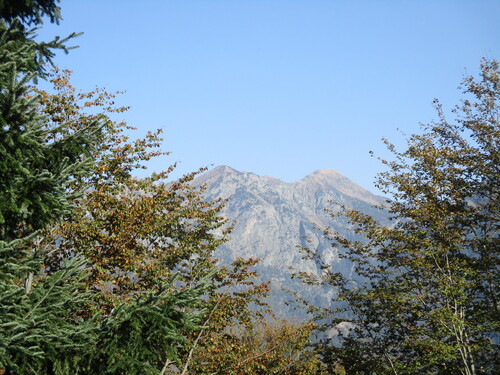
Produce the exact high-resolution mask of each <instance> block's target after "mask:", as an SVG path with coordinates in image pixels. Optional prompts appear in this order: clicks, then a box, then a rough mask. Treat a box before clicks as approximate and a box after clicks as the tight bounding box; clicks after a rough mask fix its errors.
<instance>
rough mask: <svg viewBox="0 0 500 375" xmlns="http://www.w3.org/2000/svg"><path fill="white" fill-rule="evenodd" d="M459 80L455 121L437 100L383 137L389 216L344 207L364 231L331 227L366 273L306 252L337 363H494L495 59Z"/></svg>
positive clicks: (499, 179) (394, 368)
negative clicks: (328, 290)
mask: <svg viewBox="0 0 500 375" xmlns="http://www.w3.org/2000/svg"><path fill="white" fill-rule="evenodd" d="M462 87H463V89H464V95H465V98H464V100H463V101H462V103H461V105H459V106H457V107H456V108H455V110H454V111H453V113H454V115H456V120H455V122H449V121H448V120H447V118H446V117H445V115H444V112H443V110H442V108H441V106H440V104H439V103H438V102H437V101H436V102H435V104H436V108H437V112H438V116H439V120H438V121H437V122H436V123H432V124H428V125H422V129H423V131H424V132H423V134H418V135H412V136H411V137H410V138H409V139H408V148H407V149H406V150H405V151H403V152H399V151H397V150H396V148H395V147H394V146H392V145H391V144H390V143H387V144H388V146H389V149H390V150H391V151H392V152H393V153H394V155H395V160H394V161H383V163H384V164H385V165H386V166H387V167H388V171H387V172H384V173H382V174H381V175H380V178H379V180H378V186H379V188H380V189H381V190H382V191H383V192H384V193H385V194H387V195H388V196H389V197H390V198H389V199H388V202H387V206H386V208H387V209H388V210H389V211H390V213H391V215H392V218H393V224H392V226H390V227H385V226H381V225H379V224H378V223H377V222H376V220H374V219H373V218H372V217H369V216H367V215H364V214H362V213H360V212H356V211H349V210H344V212H343V213H342V214H343V215H346V216H347V217H348V218H349V219H350V221H351V223H352V224H353V230H354V231H355V232H356V233H358V234H360V235H362V236H363V237H364V239H363V240H360V241H352V240H347V239H345V238H342V237H341V236H339V235H337V234H335V233H333V234H331V235H330V238H331V239H332V241H333V243H334V244H335V245H336V246H339V247H340V248H343V249H344V251H345V252H344V257H346V258H349V259H350V260H352V261H354V262H355V264H356V267H355V271H356V272H357V274H358V275H359V276H361V279H360V280H364V281H360V282H357V283H353V282H352V281H351V280H350V279H348V278H347V277H346V276H345V275H341V274H338V273H335V272H334V270H332V269H330V268H327V267H325V264H324V263H323V262H322V260H321V257H320V256H319V254H315V253H314V251H310V252H309V257H311V258H314V259H316V260H317V262H318V263H319V264H320V266H322V267H323V269H324V274H323V275H322V277H321V279H320V280H316V281H318V282H320V283H322V284H325V285H329V286H332V287H334V288H336V289H337V291H338V298H337V300H336V305H335V307H336V308H337V309H338V310H337V311H336V312H335V313H333V314H331V315H330V318H331V322H330V323H329V324H327V325H324V328H325V329H326V330H329V331H330V335H331V334H332V332H336V333H337V334H338V336H335V337H334V338H333V340H332V339H326V340H325V341H324V342H323V344H324V346H323V349H324V352H323V354H324V356H325V358H326V359H327V360H329V361H330V362H331V363H335V362H336V361H337V362H341V363H342V365H343V366H344V367H345V368H346V370H347V373H350V374H351V373H352V374H368V373H369V374H372V373H377V374H385V373H387V374H389V373H391V374H416V373H418V374H467V375H472V374H493V373H498V372H499V371H500V364H499V362H498V349H499V347H498V345H499V342H498V337H499V336H498V330H499V312H500V304H499V302H498V301H499V289H498V268H499V254H500V252H499V250H500V248H499V246H500V242H499V237H500V232H499V223H500V220H499V219H500V212H499V210H500V201H499V193H500V191H499V189H500V169H499V168H500V147H499V146H500V124H499V107H498V101H499V94H500V90H499V89H500V82H499V71H498V63H497V62H496V61H483V62H482V64H481V76H480V79H479V80H476V79H474V78H473V77H467V78H465V79H464V81H463V86H462ZM339 310H340V311H339ZM339 337H340V339H339ZM334 340H337V341H338V340H340V344H339V345H333V341H334Z"/></svg>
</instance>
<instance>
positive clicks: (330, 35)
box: [40, 0, 500, 191]
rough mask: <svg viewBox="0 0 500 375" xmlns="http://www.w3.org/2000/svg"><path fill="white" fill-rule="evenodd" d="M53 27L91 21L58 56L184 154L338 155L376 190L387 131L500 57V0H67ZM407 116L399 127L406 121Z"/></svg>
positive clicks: (282, 172) (284, 170) (186, 161)
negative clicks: (70, 47) (117, 92)
mask: <svg viewBox="0 0 500 375" xmlns="http://www.w3.org/2000/svg"><path fill="white" fill-rule="evenodd" d="M60 5H61V8H62V16H63V18H64V20H63V21H62V22H61V24H60V25H59V26H55V25H49V24H46V25H45V26H44V28H43V29H42V30H41V31H40V36H41V38H44V39H47V38H48V37H50V36H53V35H62V36H64V35H67V34H69V33H70V32H72V31H82V32H84V35H82V36H80V37H79V38H78V39H77V41H76V44H78V45H79V46H80V48H78V49H76V50H73V51H71V53H70V54H69V55H66V56H65V55H62V54H60V55H59V56H58V57H57V58H56V63H57V64H58V65H59V66H60V67H61V68H66V69H70V70H73V71H74V75H73V77H74V80H73V83H74V85H75V86H76V87H77V88H80V89H83V90H91V89H93V88H94V87H95V86H100V87H106V88H108V89H109V90H126V94H124V95H123V96H121V98H120V99H119V103H120V104H122V105H130V106H131V110H130V111H129V112H127V113H124V114H120V119H124V120H126V121H127V122H128V123H129V124H130V125H132V126H135V127H137V128H138V132H137V136H139V135H142V134H144V133H145V132H146V131H147V130H154V129H157V128H162V129H163V130H164V135H165V138H166V140H165V143H164V146H163V149H164V150H165V151H171V155H170V156H169V157H167V158H166V159H163V160H162V161H158V162H156V163H154V164H153V165H152V166H151V170H159V169H162V168H165V167H166V166H167V165H169V164H171V163H172V162H176V161H177V162H179V166H178V169H177V172H176V173H175V174H174V175H173V176H174V177H176V176H179V175H180V174H182V173H188V172H190V171H193V170H196V169H197V168H199V167H202V166H210V165H214V166H217V165H222V164H225V165H229V166H231V167H233V168H235V169H238V170H243V171H250V172H254V173H257V174H261V175H269V176H274V177H277V178H280V179H282V180H284V181H288V182H291V181H296V180H299V179H301V178H302V177H304V176H305V175H307V174H309V173H311V172H313V171H314V170H316V169H322V168H333V169H336V170H337V171H339V172H341V173H343V174H344V175H346V176H347V177H349V178H350V179H352V180H353V181H355V182H357V183H359V184H360V185H361V186H363V187H365V188H367V189H369V190H371V191H376V190H375V188H374V187H373V181H374V177H375V175H376V173H377V172H380V171H382V170H383V169H382V165H381V164H380V162H379V161H378V160H377V159H376V158H372V157H370V155H369V152H370V151H374V152H375V154H376V155H378V156H381V157H386V158H387V157H389V158H390V155H389V154H388V153H387V152H386V151H385V147H384V145H383V144H382V142H381V140H380V139H381V138H382V137H386V138H388V139H389V140H391V141H393V142H394V143H395V144H396V145H400V146H403V145H404V135H403V134H404V133H406V134H411V133H415V132H418V131H419V127H418V124H419V122H423V123H426V122H430V121H432V120H435V119H436V114H435V111H434V109H433V107H432V101H433V99H434V98H439V99H440V100H441V102H442V103H443V105H444V106H445V108H448V109H451V107H452V106H453V105H454V104H456V103H457V102H458V100H459V98H460V92H459V90H457V86H458V84H459V82H460V81H461V79H462V77H463V75H464V74H476V73H477V70H478V67H479V63H480V59H481V57H486V58H490V59H498V58H500V53H499V50H500V48H499V47H500V28H499V24H500V22H499V21H500V1H479V0H470V1H460V0H453V1H451V0H450V1H439V0H434V1H425V0H422V1H375V0H373V1H334V0H330V1H319V0H317V1H316V0H307V1H306V0H303V1H298V0H287V1H284V0H281V1H279V0H267V1H264V0H253V1H252V0H232V1H229V0H226V1H222V0H220V1H219V0H177V1H173V0H172V1H160V0H156V1H153V0H149V1H147V0H146V1H142V2H138V1H129V0H120V1H117V0H115V1H111V0H98V1H97V0H86V1H74V0H63V1H62V2H61V4H60ZM398 129H399V130H398Z"/></svg>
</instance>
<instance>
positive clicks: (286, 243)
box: [193, 166, 385, 317]
mask: <svg viewBox="0 0 500 375" xmlns="http://www.w3.org/2000/svg"><path fill="white" fill-rule="evenodd" d="M193 184H194V185H197V186H200V185H205V187H206V190H205V193H204V194H205V197H206V198H207V199H208V200H215V199H219V198H222V199H227V202H226V205H225V207H224V209H223V210H222V212H221V214H222V215H223V216H225V217H227V218H228V219H230V221H232V222H233V223H234V229H233V232H232V234H231V240H230V241H229V242H227V243H226V244H224V245H222V246H221V247H220V248H219V249H218V250H217V252H216V256H217V257H218V258H220V259H221V261H222V262H225V263H229V262H231V261H232V260H234V259H236V258H237V257H244V258H248V257H256V258H260V259H261V261H260V263H259V264H258V265H257V266H256V268H257V272H258V273H260V274H261V275H262V279H264V280H270V281H271V282H272V283H273V285H274V286H275V289H279V288H281V287H284V288H287V289H291V290H300V292H301V294H303V295H305V296H306V297H307V298H308V299H312V300H315V299H317V300H318V301H316V302H318V303H324V302H325V301H326V300H328V299H330V298H331V293H332V291H328V290H317V289H314V288H309V287H305V286H304V285H302V284H300V283H299V282H297V281H294V280H292V279H291V271H290V269H289V267H290V266H293V267H294V268H295V269H296V270H297V271H305V272H312V273H316V274H317V273H319V272H322V271H321V270H320V269H318V268H317V266H316V265H315V264H314V263H313V262H312V261H309V260H304V259H303V254H302V253H301V252H300V250H299V247H300V246H311V247H314V248H316V249H319V250H320V252H321V253H322V254H323V255H324V256H325V258H326V259H328V262H329V263H330V265H331V267H332V268H333V269H334V270H336V272H341V273H343V274H345V275H346V276H350V275H351V274H352V270H353V265H352V264H351V263H350V262H349V261H347V260H345V259H343V258H341V257H340V253H341V251H342V249H338V248H334V247H332V246H331V244H330V243H329V241H328V240H327V239H325V237H324V235H323V231H324V230H325V229H326V228H330V229H331V230H333V231H335V232H338V233H340V234H341V235H343V236H345V237H347V238H351V239H352V238H357V237H356V235H355V234H354V232H353V231H352V228H351V227H350V225H349V223H348V221H347V219H345V218H342V217H332V216H331V215H330V214H329V213H328V212H327V211H326V210H325V209H327V208H328V209H331V210H333V211H336V212H338V211H339V210H340V206H344V207H346V208H347V209H355V210H359V211H361V212H364V213H367V214H370V215H372V216H375V217H377V216H378V217H380V218H381V219H383V220H385V216H384V215H383V214H381V213H382V212H383V210H382V209H381V208H374V206H382V205H383V204H384V202H385V199H384V198H382V197H379V196H376V195H374V194H373V193H371V192H369V191H368V190H366V189H363V188H362V187H360V186H359V185H357V184H356V183H354V182H353V181H351V180H349V179H348V178H347V177H345V176H344V175H342V174H341V173H339V172H337V171H335V170H333V169H320V170H317V171H315V172H313V173H311V174H309V175H307V176H305V177H304V178H302V179H300V180H298V181H295V182H289V183H288V182H284V181H281V180H279V179H277V178H275V177H269V176H259V175H257V174H255V173H252V172H240V171H237V170H236V169H234V168H231V167H229V166H219V167H216V168H214V169H211V170H209V171H207V172H205V173H204V174H203V175H201V176H199V177H197V178H196V179H195V180H194V181H193ZM284 298H285V296H284V294H283V293H280V292H275V295H274V296H273V299H272V301H273V302H272V303H271V304H272V305H273V308H274V309H275V311H280V312H281V313H282V314H283V315H285V316H288V317H290V314H293V313H292V312H291V311H290V310H287V308H286V307H285V306H284V305H283V303H282V302H283V299H284Z"/></svg>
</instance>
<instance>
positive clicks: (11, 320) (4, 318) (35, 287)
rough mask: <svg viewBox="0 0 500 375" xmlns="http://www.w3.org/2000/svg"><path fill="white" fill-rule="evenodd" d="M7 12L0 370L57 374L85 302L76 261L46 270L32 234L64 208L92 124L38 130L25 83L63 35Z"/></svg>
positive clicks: (1, 86)
mask: <svg viewBox="0 0 500 375" xmlns="http://www.w3.org/2000/svg"><path fill="white" fill-rule="evenodd" d="M6 4H7V5H8V3H2V7H3V8H2V16H4V15H6V13H5V8H4V6H6ZM11 10H12V9H11ZM46 11H47V12H50V9H49V8H47V9H46ZM36 12H38V13H39V10H36V11H35V13H36ZM44 12H45V11H44ZM33 14H34V13H33ZM16 15H17V13H16V11H15V10H12V11H10V13H8V15H7V16H5V17H4V18H3V19H2V20H0V369H7V371H8V372H9V373H13V374H16V373H18V374H25V373H26V374H27V373H46V371H48V372H52V373H54V372H55V373H60V374H62V373H67V372H65V371H64V370H63V369H64V368H67V367H68V366H70V362H71V361H73V359H72V358H73V355H74V353H75V351H76V350H77V349H78V348H79V347H80V346H81V345H83V343H84V342H86V341H87V340H88V339H89V335H88V331H89V330H90V328H91V327H90V326H89V325H88V324H85V322H82V320H81V319H79V318H78V317H75V315H74V313H75V311H77V310H78V306H79V305H80V304H81V303H82V301H85V300H86V299H88V295H87V294H86V293H82V283H81V279H82V271H81V267H82V260H81V259H79V258H74V259H72V260H66V261H65V262H64V265H63V266H62V267H61V269H60V270H59V271H58V272H56V273H54V274H53V275H51V276H47V275H45V274H44V273H43V263H42V261H43V257H42V256H43V250H42V249H41V248H40V247H38V246H36V243H37V241H36V238H37V235H38V232H39V231H40V230H41V229H43V228H45V227H47V226H48V225H50V224H51V223H53V222H54V221H56V220H58V219H59V218H60V217H61V216H62V215H64V214H65V213H67V212H68V211H69V210H70V208H71V202H72V200H73V198H74V194H73V192H72V190H71V188H70V185H71V183H72V181H73V180H74V179H80V178H82V177H83V176H85V175H86V174H87V173H88V171H89V166H90V165H91V163H89V161H91V152H92V147H93V144H95V142H97V140H98V138H99V137H98V135H99V127H100V125H99V123H98V122H95V123H93V124H89V126H88V128H86V129H82V131H80V132H68V136H67V137H66V138H65V139H60V140H56V139H54V138H53V137H52V134H53V133H54V132H61V131H65V129H66V130H68V129H69V128H68V125H67V124H61V126H60V128H59V129H54V128H51V127H50V126H47V124H48V123H47V120H46V118H45V117H44V116H42V115H40V114H39V110H38V109H39V105H40V102H39V98H38V97H37V96H36V95H32V92H31V86H30V85H31V84H32V83H33V82H34V81H35V80H36V79H37V78H39V77H43V75H44V71H45V70H44V64H45V63H47V62H50V60H51V58H52V56H53V54H54V50H55V49H65V47H64V43H65V40H59V39H56V40H54V41H52V42H49V43H37V42H35V40H34V36H33V33H32V32H31V31H29V30H26V28H25V27H24V25H23V23H22V22H21V20H20V19H18V18H15V16H16ZM24 16H25V17H31V16H29V14H28V13H24ZM35 18H36V17H35ZM39 21H40V20H39V19H38V21H36V22H39Z"/></svg>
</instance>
